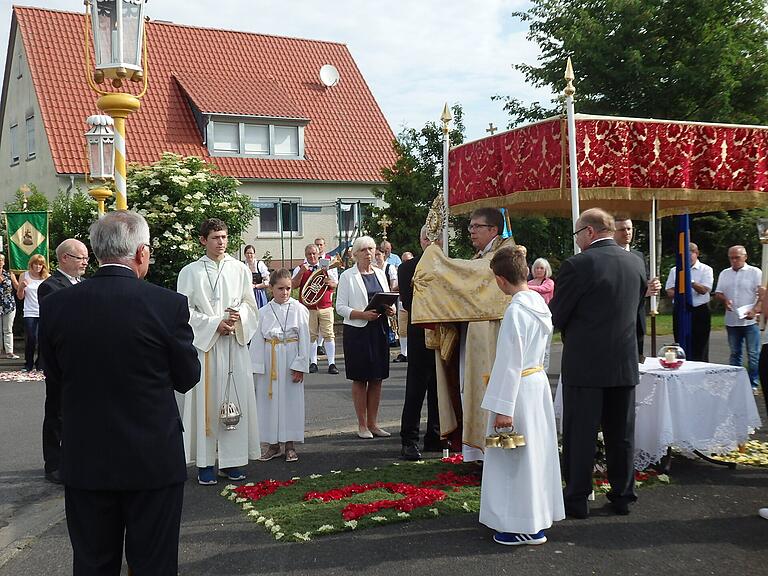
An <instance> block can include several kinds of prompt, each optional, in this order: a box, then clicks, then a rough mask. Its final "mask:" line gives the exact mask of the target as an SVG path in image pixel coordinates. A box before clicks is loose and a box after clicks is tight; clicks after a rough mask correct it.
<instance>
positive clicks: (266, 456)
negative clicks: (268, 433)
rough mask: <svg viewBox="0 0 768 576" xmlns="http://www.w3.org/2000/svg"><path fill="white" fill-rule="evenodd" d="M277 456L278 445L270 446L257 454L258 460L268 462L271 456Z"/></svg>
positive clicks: (278, 453) (278, 454) (278, 451)
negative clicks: (259, 454) (260, 453)
mask: <svg viewBox="0 0 768 576" xmlns="http://www.w3.org/2000/svg"><path fill="white" fill-rule="evenodd" d="M278 456H280V446H279V445H277V446H270V447H269V449H268V450H267V451H266V452H264V453H263V454H262V455H261V456H259V460H260V461H261V462H268V461H270V460H272V458H277V457H278Z"/></svg>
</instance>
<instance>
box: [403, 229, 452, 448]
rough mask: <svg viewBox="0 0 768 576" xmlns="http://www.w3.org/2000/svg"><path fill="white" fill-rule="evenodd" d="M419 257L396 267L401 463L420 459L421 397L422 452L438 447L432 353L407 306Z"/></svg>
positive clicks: (424, 232) (426, 243) (424, 243)
mask: <svg viewBox="0 0 768 576" xmlns="http://www.w3.org/2000/svg"><path fill="white" fill-rule="evenodd" d="M419 242H420V243H421V248H422V249H424V248H426V247H427V246H429V244H430V241H429V240H428V239H427V227H426V226H423V227H422V228H421V233H420V235H419ZM420 258H421V257H420V256H418V257H415V258H411V259H410V260H407V261H405V262H403V263H402V264H400V266H399V267H398V268H397V284H398V286H399V289H400V301H401V302H402V303H403V308H404V309H405V310H406V312H408V336H407V338H408V371H407V373H406V377H405V402H404V403H403V415H402V417H401V420H400V439H401V442H402V449H401V451H400V456H401V457H402V458H403V460H421V452H420V451H419V423H420V422H421V408H422V406H423V405H424V396H425V395H426V397H427V430H426V432H425V433H424V451H425V452H435V451H440V449H441V448H442V445H441V441H440V420H439V416H438V408H437V376H436V373H435V352H434V350H429V349H427V346H426V344H425V343H424V327H423V326H419V325H414V324H411V315H410V313H411V303H412V302H413V286H411V280H412V279H413V273H414V272H415V270H416V265H417V264H418V263H419V259H420Z"/></svg>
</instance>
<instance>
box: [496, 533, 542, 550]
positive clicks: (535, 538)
mask: <svg viewBox="0 0 768 576" xmlns="http://www.w3.org/2000/svg"><path fill="white" fill-rule="evenodd" d="M493 541H494V542H496V543H497V544H503V545H504V546H524V545H526V544H527V545H529V546H536V545H538V544H544V542H546V541H547V537H546V536H544V530H539V531H538V532H536V534H515V533H514V532H496V534H494V536H493Z"/></svg>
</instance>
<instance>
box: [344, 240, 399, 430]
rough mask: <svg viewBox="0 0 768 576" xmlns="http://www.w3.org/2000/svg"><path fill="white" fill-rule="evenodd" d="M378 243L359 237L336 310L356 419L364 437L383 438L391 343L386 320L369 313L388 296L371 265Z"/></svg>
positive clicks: (381, 273)
mask: <svg viewBox="0 0 768 576" xmlns="http://www.w3.org/2000/svg"><path fill="white" fill-rule="evenodd" d="M375 250H376V243H375V242H374V241H373V238H371V237H369V236H361V237H360V238H358V239H357V240H355V242H354V244H353V245H352V256H353V257H354V259H355V265H354V266H351V267H350V268H348V269H347V270H345V271H344V273H343V274H342V275H341V276H340V277H339V288H338V292H337V294H336V311H337V312H338V313H339V315H341V316H342V317H343V318H344V365H345V370H346V375H347V379H349V380H352V401H353V402H354V405H355V413H356V414H357V424H358V428H359V429H358V432H357V435H358V436H359V437H360V438H373V437H374V436H379V437H385V436H390V433H389V432H387V431H386V430H383V429H382V428H379V425H378V421H377V420H378V415H379V401H380V400H381V382H382V380H384V379H386V378H389V342H388V340H387V330H388V328H389V324H388V323H387V318H386V317H387V316H394V314H395V307H394V306H389V307H388V308H386V309H385V310H384V314H381V313H380V312H378V311H376V310H366V309H365V308H366V306H368V302H369V301H370V299H371V298H372V297H373V296H374V294H377V293H379V292H388V291H389V283H388V281H387V277H386V276H385V274H384V271H383V270H381V269H379V268H376V267H375V266H374V265H373V258H374V252H375Z"/></svg>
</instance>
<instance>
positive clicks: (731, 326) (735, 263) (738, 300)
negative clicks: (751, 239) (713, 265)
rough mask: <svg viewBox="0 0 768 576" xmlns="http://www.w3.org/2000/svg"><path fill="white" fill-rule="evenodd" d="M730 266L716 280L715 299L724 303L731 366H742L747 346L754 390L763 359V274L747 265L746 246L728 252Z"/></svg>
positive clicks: (748, 364)
mask: <svg viewBox="0 0 768 576" xmlns="http://www.w3.org/2000/svg"><path fill="white" fill-rule="evenodd" d="M728 260H729V261H730V262H731V267H730V268H726V269H725V270H723V271H722V272H720V276H718V277H717V289H716V290H715V298H717V299H718V300H720V301H721V302H723V303H724V304H725V329H726V330H727V331H728V346H729V347H730V349H731V361H730V363H731V366H741V365H742V364H741V361H742V356H741V354H742V347H743V346H744V342H745V341H746V344H747V371H748V372H749V380H750V382H751V383H752V388H753V389H757V385H758V375H757V374H758V369H757V366H758V358H759V356H760V328H759V327H758V325H757V322H756V321H755V316H757V315H758V314H759V313H760V300H761V299H760V296H759V294H758V291H759V288H760V285H761V284H762V278H763V273H762V271H761V270H760V268H757V267H755V266H750V265H749V264H747V250H746V249H745V248H744V246H731V247H730V248H729V249H728Z"/></svg>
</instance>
